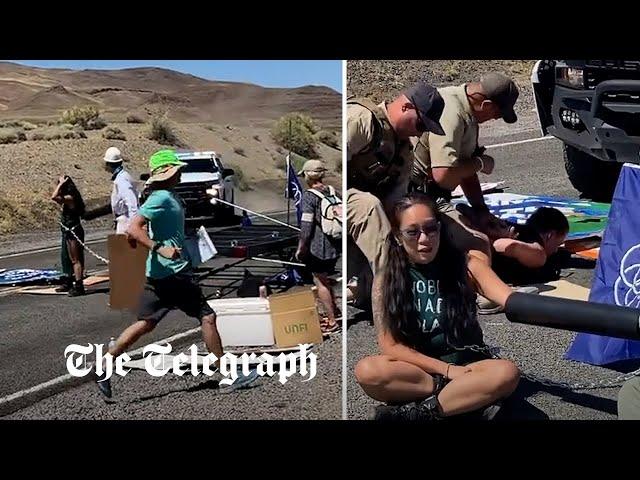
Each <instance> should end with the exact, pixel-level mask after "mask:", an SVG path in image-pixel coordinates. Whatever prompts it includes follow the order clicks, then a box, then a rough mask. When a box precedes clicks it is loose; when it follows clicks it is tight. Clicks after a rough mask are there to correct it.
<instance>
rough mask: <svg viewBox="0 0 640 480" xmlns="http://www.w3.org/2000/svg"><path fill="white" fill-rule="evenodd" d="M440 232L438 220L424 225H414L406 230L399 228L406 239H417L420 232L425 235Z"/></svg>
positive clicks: (432, 235) (429, 235)
mask: <svg viewBox="0 0 640 480" xmlns="http://www.w3.org/2000/svg"><path fill="white" fill-rule="evenodd" d="M439 232H440V222H438V221H436V222H430V223H425V224H424V225H420V226H417V225H416V226H414V227H411V228H407V229H406V230H400V234H401V235H402V236H403V237H404V238H406V239H407V240H418V239H419V238H420V234H422V233H424V234H425V235H426V236H427V237H435V236H436V235H437V234H438V233H439Z"/></svg>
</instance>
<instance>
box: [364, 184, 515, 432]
mask: <svg viewBox="0 0 640 480" xmlns="http://www.w3.org/2000/svg"><path fill="white" fill-rule="evenodd" d="M390 221H391V225H392V233H391V235H390V236H389V240H388V248H389V253H388V263H387V268H386V269H385V270H384V271H383V272H382V274H380V275H377V276H376V277H375V279H374V285H373V294H372V296H373V312H374V322H375V324H376V327H377V329H378V344H379V347H380V355H376V356H371V357H367V358H364V359H362V360H361V361H360V362H359V363H358V364H357V365H356V368H355V375H356V379H357V381H358V383H359V384H360V386H361V387H362V388H363V390H364V391H365V392H366V393H367V395H369V396H370V397H372V398H374V399H376V400H379V401H381V402H386V403H387V404H389V405H388V406H382V407H378V409H377V413H376V418H378V419H418V418H428V419H438V418H443V417H450V416H453V415H459V414H462V413H466V412H473V411H482V412H483V415H485V416H487V417H490V416H491V414H492V413H493V412H495V411H496V410H497V408H496V406H495V405H494V403H495V402H497V401H498V400H500V399H503V398H505V397H507V396H509V395H510V394H511V393H512V392H513V391H514V390H515V388H516V386H517V385H518V381H519V371H518V368H517V367H516V366H515V365H514V364H513V363H512V362H510V361H508V360H501V359H491V358H490V355H489V354H488V353H485V352H486V351H487V347H486V346H485V345H484V343H483V338H482V330H481V328H480V326H479V324H478V321H477V317H476V303H475V299H476V292H475V290H478V291H479V292H480V293H482V294H483V295H485V296H487V297H488V298H491V299H492V300H494V301H496V302H498V303H500V304H501V305H504V304H505V303H506V300H507V298H508V297H509V295H510V294H511V293H512V290H511V289H510V288H509V287H508V286H507V285H505V284H504V283H503V282H502V281H501V280H500V279H499V278H498V277H497V276H496V275H495V273H494V272H493V271H492V270H491V268H490V267H489V266H488V262H487V259H486V258H484V259H481V258H478V257H476V256H472V255H469V257H468V259H467V257H466V256H465V255H464V254H463V253H462V252H459V251H457V250H456V249H454V248H453V247H452V246H451V245H450V244H449V242H448V241H447V238H448V237H447V235H446V231H445V227H444V224H443V223H442V222H441V219H440V214H439V213H438V211H437V209H436V207H435V205H434V204H433V202H432V201H431V200H430V199H429V198H428V197H427V196H425V195H424V194H421V193H418V192H416V193H412V194H409V195H407V196H405V197H403V198H402V199H400V200H399V201H398V202H397V203H396V205H395V206H394V209H393V212H392V214H391V215H390ZM469 346H474V347H473V349H472V348H468V347H469ZM465 347H467V348H465ZM393 404H396V405H395V406H394V405H393ZM485 407H488V408H485Z"/></svg>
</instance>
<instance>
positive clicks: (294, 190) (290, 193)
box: [284, 155, 302, 226]
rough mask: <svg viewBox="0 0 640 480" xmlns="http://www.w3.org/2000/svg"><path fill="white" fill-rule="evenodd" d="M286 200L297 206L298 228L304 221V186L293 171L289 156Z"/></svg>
mask: <svg viewBox="0 0 640 480" xmlns="http://www.w3.org/2000/svg"><path fill="white" fill-rule="evenodd" d="M284 198H289V199H291V200H293V203H294V205H295V206H296V215H297V217H298V226H300V221H301V219H302V185H300V181H299V180H298V176H297V175H296V172H295V171H294V170H293V165H292V164H291V159H290V158H289V155H287V188H286V189H285V191H284Z"/></svg>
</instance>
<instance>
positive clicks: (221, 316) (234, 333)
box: [207, 297, 275, 347]
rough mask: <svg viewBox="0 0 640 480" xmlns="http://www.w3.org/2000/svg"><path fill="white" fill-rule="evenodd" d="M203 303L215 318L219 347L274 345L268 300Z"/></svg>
mask: <svg viewBox="0 0 640 480" xmlns="http://www.w3.org/2000/svg"><path fill="white" fill-rule="evenodd" d="M207 303H208V304H209V305H210V306H211V308H213V310H214V311H215V312H216V314H217V322H216V323H217V326H218V332H219V333H220V339H221V340H222V346H223V347H226V346H234V347H235V346H247V347H251V346H269V345H273V344H275V338H274V336H273V326H272V324H271V311H270V309H269V300H268V299H266V298H260V297H249V298H223V299H218V300H209V301H208V302H207Z"/></svg>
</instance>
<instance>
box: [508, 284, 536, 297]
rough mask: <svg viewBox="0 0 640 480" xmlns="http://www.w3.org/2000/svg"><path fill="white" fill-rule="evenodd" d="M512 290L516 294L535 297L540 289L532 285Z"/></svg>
mask: <svg viewBox="0 0 640 480" xmlns="http://www.w3.org/2000/svg"><path fill="white" fill-rule="evenodd" d="M513 290H514V291H515V292H518V293H528V294H530V295H535V294H537V293H539V292H540V289H539V288H538V287H534V286H533V285H527V286H524V287H518V288H514V289H513Z"/></svg>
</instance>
